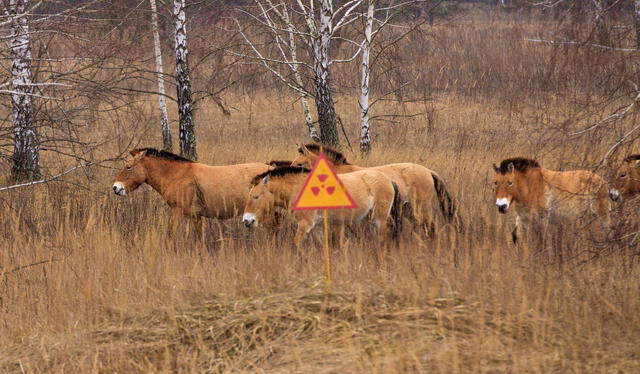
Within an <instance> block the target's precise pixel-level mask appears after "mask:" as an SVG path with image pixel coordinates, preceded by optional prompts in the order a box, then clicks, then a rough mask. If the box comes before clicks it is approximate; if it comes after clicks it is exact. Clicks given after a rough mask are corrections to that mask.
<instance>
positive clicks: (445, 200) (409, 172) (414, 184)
mask: <svg viewBox="0 0 640 374" xmlns="http://www.w3.org/2000/svg"><path fill="white" fill-rule="evenodd" d="M320 148H321V146H320V145H319V144H315V143H310V144H305V145H301V146H298V156H297V157H296V158H295V159H294V160H293V162H292V164H291V165H293V166H304V167H311V166H312V165H313V164H314V162H315V161H316V159H317V157H318V154H320V151H321V149H320ZM322 148H323V149H322V151H323V152H324V154H325V155H326V156H327V159H328V160H329V161H330V162H331V163H332V164H333V167H334V169H335V170H336V172H337V173H338V174H344V173H351V172H353V171H359V170H377V171H380V172H382V173H383V174H385V175H386V176H387V177H388V178H389V179H391V181H392V182H394V183H396V184H397V185H398V190H399V193H400V199H401V201H402V207H401V210H403V211H407V210H408V211H409V213H410V218H411V220H412V221H414V222H415V223H416V224H417V225H419V226H422V227H424V228H426V229H427V231H428V232H431V233H432V232H433V231H434V230H435V225H434V216H433V202H434V200H436V201H437V202H438V203H439V205H440V210H441V211H442V214H443V216H444V219H445V220H446V222H449V223H450V222H454V221H459V220H458V219H457V214H456V206H455V204H454V201H453V199H452V198H451V195H450V194H449V191H448V190H447V187H446V185H445V183H444V181H443V180H442V178H441V177H440V176H439V175H438V174H437V173H436V172H435V171H433V170H430V169H427V168H426V167H424V166H422V165H418V164H412V163H408V162H404V163H397V164H388V165H382V166H375V167H369V168H365V167H362V166H358V165H353V164H350V163H349V162H347V159H346V157H345V156H344V155H343V154H342V153H341V152H339V151H337V150H335V149H333V148H330V147H326V146H323V147H322ZM455 223H456V225H460V222H455ZM458 228H460V227H458Z"/></svg>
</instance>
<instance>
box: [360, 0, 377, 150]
mask: <svg viewBox="0 0 640 374" xmlns="http://www.w3.org/2000/svg"><path fill="white" fill-rule="evenodd" d="M375 7H376V4H375V0H369V1H368V6H367V20H366V24H365V28H364V41H363V43H362V69H361V73H362V77H361V85H360V150H361V151H362V152H363V153H369V152H370V151H371V133H370V130H369V92H370V90H369V73H370V71H371V65H370V62H369V56H370V55H371V38H372V36H373V35H372V33H373V16H374V12H375Z"/></svg>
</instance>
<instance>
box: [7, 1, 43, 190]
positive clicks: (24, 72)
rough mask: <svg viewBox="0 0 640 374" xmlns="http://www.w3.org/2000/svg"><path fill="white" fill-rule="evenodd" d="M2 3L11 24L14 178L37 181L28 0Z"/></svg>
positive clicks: (37, 154)
mask: <svg viewBox="0 0 640 374" xmlns="http://www.w3.org/2000/svg"><path fill="white" fill-rule="evenodd" d="M3 4H4V8H5V9H4V11H5V15H6V16H7V17H8V22H9V24H10V37H9V48H10V54H11V76H12V80H11V87H12V91H13V92H12V93H11V104H12V119H13V138H14V139H13V144H14V150H13V156H12V167H11V177H12V179H14V180H25V179H26V180H34V179H38V178H40V143H39V139H38V130H37V127H36V121H35V113H34V103H33V99H34V95H33V83H32V75H31V40H30V34H29V19H28V12H27V11H28V8H29V0H9V1H3Z"/></svg>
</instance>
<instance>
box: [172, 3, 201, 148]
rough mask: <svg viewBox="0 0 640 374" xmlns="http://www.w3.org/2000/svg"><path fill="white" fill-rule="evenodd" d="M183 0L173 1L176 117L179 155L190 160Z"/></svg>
mask: <svg viewBox="0 0 640 374" xmlns="http://www.w3.org/2000/svg"><path fill="white" fill-rule="evenodd" d="M185 5H186V4H185V0H174V1H173V10H174V14H173V15H174V22H175V52H176V90H177V99H178V117H179V121H180V154H181V155H182V156H185V157H187V158H190V159H192V160H195V159H196V158H197V153H196V133H195V122H194V119H193V100H192V98H191V77H190V73H189V64H188V57H189V50H188V49H187V29H186V22H187V20H186V15H185Z"/></svg>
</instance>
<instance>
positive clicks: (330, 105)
mask: <svg viewBox="0 0 640 374" xmlns="http://www.w3.org/2000/svg"><path fill="white" fill-rule="evenodd" d="M362 1H363V0H347V1H345V2H344V3H341V4H340V5H339V6H334V3H333V1H332V0H307V1H304V0H290V1H287V0H280V1H277V2H274V1H272V0H254V4H255V5H256V11H255V12H253V11H251V10H250V9H241V11H242V12H243V13H244V14H245V15H247V16H248V17H249V19H251V20H253V21H254V23H255V24H256V25H258V26H259V27H263V28H265V29H266V30H268V33H269V34H271V35H272V40H273V42H274V43H275V48H274V49H275V51H276V53H275V55H273V54H272V53H271V52H270V49H269V48H268V47H265V46H264V44H262V43H259V42H258V41H257V40H253V39H252V38H250V37H249V36H248V35H247V33H246V32H245V31H244V28H243V26H242V23H241V22H240V21H239V20H237V19H236V24H237V25H238V30H237V31H238V32H239V33H240V34H241V35H242V38H243V39H244V41H245V42H246V44H247V45H248V48H249V51H248V52H236V54H237V55H241V56H244V57H247V58H249V59H251V60H253V61H254V62H256V63H259V64H262V65H263V66H265V67H266V68H267V70H268V71H270V72H271V73H273V74H274V75H275V76H276V77H277V78H279V79H280V80H282V81H283V82H284V83H285V84H287V85H288V86H289V87H290V88H292V89H294V90H295V91H296V92H298V94H299V95H300V96H301V98H303V97H304V98H305V99H306V97H313V98H314V100H315V104H316V112H317V115H318V125H319V129H320V141H321V142H322V143H324V144H327V145H330V146H339V144H340V139H339V135H338V126H337V115H336V111H335V105H334V102H333V93H332V88H331V73H330V67H331V65H332V64H334V63H339V62H350V61H353V60H354V59H355V58H356V57H357V55H358V54H359V53H360V46H359V43H356V42H353V41H349V40H344V39H343V40H344V41H346V42H347V43H348V44H350V45H352V48H351V49H350V50H348V51H347V52H346V54H347V55H346V56H342V57H333V56H331V41H332V40H333V39H334V38H335V37H336V36H337V33H338V31H339V30H341V29H343V28H345V27H346V26H348V25H350V24H352V23H353V22H354V21H356V20H357V19H358V18H359V17H360V16H361V15H360V14H358V13H357V12H356V10H357V7H358V6H359V5H360V4H361V3H362ZM292 15H295V16H296V17H295V18H294V17H292ZM296 40H300V41H301V47H303V48H306V50H307V52H308V54H309V56H311V61H310V62H304V61H300V60H299V59H298V56H297V54H296V53H295V50H296V48H297V45H296V43H295V41H296ZM282 67H284V68H285V69H286V70H288V72H290V73H292V74H291V75H289V74H287V73H284V72H283V71H282ZM301 67H302V68H305V69H308V70H309V71H311V73H312V76H313V79H312V81H313V89H312V90H307V89H306V88H305V87H304V85H303V82H302V79H301V76H300V71H299V69H300V68H301ZM301 102H302V106H303V111H304V112H305V121H306V123H307V127H308V128H309V134H310V136H311V137H314V135H313V133H314V130H313V129H312V126H309V124H310V120H309V118H310V112H309V111H307V110H306V109H305V108H304V106H305V104H304V101H301Z"/></svg>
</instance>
